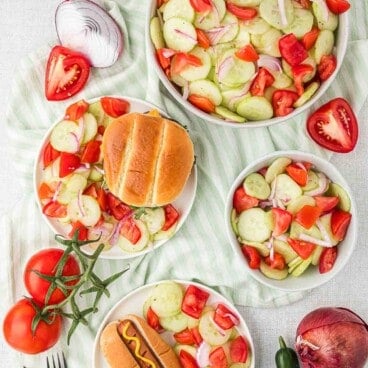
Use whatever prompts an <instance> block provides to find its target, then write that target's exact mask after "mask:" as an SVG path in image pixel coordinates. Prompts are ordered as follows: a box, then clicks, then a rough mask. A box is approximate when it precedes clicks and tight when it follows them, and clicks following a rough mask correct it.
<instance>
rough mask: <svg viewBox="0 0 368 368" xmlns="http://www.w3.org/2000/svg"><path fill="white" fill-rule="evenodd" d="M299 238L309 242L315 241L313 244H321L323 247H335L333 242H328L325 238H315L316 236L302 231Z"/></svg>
mask: <svg viewBox="0 0 368 368" xmlns="http://www.w3.org/2000/svg"><path fill="white" fill-rule="evenodd" d="M298 239H300V240H303V241H306V242H309V243H313V244H316V245H320V246H321V247H326V248H331V247H333V244H332V243H331V242H327V241H325V240H321V239H318V238H315V237H313V236H310V235H308V234H303V233H302V234H300V235H299V236H298Z"/></svg>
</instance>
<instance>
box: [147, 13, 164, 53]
mask: <svg viewBox="0 0 368 368" xmlns="http://www.w3.org/2000/svg"><path fill="white" fill-rule="evenodd" d="M150 35H151V41H152V43H153V45H154V46H155V49H156V50H157V49H162V48H164V47H165V40H164V36H163V35H162V29H161V23H160V19H159V17H153V18H152V19H151V22H150Z"/></svg>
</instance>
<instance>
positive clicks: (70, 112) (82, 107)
mask: <svg viewBox="0 0 368 368" xmlns="http://www.w3.org/2000/svg"><path fill="white" fill-rule="evenodd" d="M88 107H89V103H88V102H86V101H84V100H80V101H77V102H75V103H73V104H71V105H70V106H68V108H67V109H66V111H65V119H67V120H78V119H79V118H81V117H82V116H83V114H84V113H85V112H86V111H87V110H88Z"/></svg>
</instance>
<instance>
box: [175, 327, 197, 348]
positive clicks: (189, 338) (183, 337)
mask: <svg viewBox="0 0 368 368" xmlns="http://www.w3.org/2000/svg"><path fill="white" fill-rule="evenodd" d="M173 337H174V339H175V340H176V342H177V343H179V344H184V345H194V344H195V340H194V336H193V333H192V331H191V330H190V329H189V328H186V329H185V330H183V331H180V332H176V333H174V335H173Z"/></svg>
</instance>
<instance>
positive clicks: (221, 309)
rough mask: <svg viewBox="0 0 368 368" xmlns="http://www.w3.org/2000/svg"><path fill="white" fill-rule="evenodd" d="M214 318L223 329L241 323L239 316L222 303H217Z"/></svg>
mask: <svg viewBox="0 0 368 368" xmlns="http://www.w3.org/2000/svg"><path fill="white" fill-rule="evenodd" d="M213 320H214V321H215V323H216V324H217V326H219V327H220V328H221V329H223V330H228V329H230V328H232V327H234V326H235V325H238V324H239V319H238V317H237V316H236V315H235V314H234V313H233V312H232V311H231V310H230V309H229V308H227V307H226V305H224V304H222V303H219V304H218V305H217V307H216V309H215V314H214V316H213Z"/></svg>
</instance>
